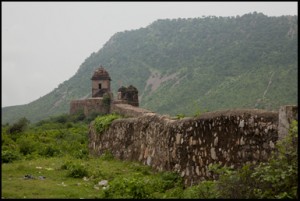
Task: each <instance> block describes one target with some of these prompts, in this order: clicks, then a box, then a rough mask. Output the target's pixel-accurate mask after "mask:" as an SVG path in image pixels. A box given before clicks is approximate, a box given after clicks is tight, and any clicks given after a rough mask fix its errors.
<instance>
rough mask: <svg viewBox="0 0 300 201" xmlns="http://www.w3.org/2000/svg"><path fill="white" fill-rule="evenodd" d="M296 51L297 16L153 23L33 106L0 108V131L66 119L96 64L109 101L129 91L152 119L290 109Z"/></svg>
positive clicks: (97, 55)
mask: <svg viewBox="0 0 300 201" xmlns="http://www.w3.org/2000/svg"><path fill="white" fill-rule="evenodd" d="M297 44H298V18H297V16H281V17H268V16H265V15H263V14H261V13H250V14H246V15H243V16H237V17H205V18H193V19H173V20H170V19H167V20H157V21H155V22H153V23H152V24H150V25H149V26H147V27H145V28H140V29H137V30H131V31H124V32H119V33H116V34H114V35H113V36H112V37H111V38H110V40H109V41H108V42H107V43H106V44H105V45H104V46H103V48H101V49H100V50H99V51H98V52H94V53H92V54H91V55H90V56H89V57H88V58H86V59H85V61H84V62H83V63H82V64H81V65H80V67H79V69H78V71H77V72H76V74H75V75H74V76H73V77H71V78H70V79H69V80H67V81H65V82H63V83H61V84H60V85H59V86H58V87H57V88H56V89H54V90H53V91H51V92H50V93H48V94H47V95H45V96H43V97H41V98H40V99H37V100H36V101H33V102H31V103H29V104H27V105H21V106H11V107H5V108H2V123H6V122H10V123H11V122H14V121H15V120H17V119H18V118H20V117H23V116H25V117H26V118H28V119H29V120H30V121H32V122H36V121H38V120H41V119H43V118H46V117H48V116H51V115H58V114H61V113H68V111H69V103H70V101H71V100H73V99H81V98H86V97H91V80H90V78H91V76H92V74H93V71H94V69H96V68H97V67H98V66H99V65H100V64H102V65H103V66H104V67H105V68H106V69H107V71H108V72H109V74H110V76H111V78H112V89H113V92H114V94H115V96H116V91H117V90H118V88H119V87H120V85H124V86H127V85H129V84H132V85H134V86H135V87H137V89H138V90H139V96H140V97H139V98H140V107H144V108H146V109H149V110H152V111H154V112H157V113H161V114H170V115H176V114H185V115H194V114H195V113H196V112H199V111H200V112H204V111H214V110H220V109H228V108H260V109H267V110H277V109H278V107H279V106H280V105H284V104H297V101H298V100H297V97H298V85H297V82H298V77H297V74H298V67H297V66H298V59H297V58H298V57H297V52H298V45H297Z"/></svg>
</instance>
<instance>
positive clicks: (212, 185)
mask: <svg viewBox="0 0 300 201" xmlns="http://www.w3.org/2000/svg"><path fill="white" fill-rule="evenodd" d="M183 197H184V198H200V199H216V198H218V190H217V186H216V182H215V181H202V182H201V183H199V184H198V185H195V186H191V187H189V188H187V189H186V190H185V191H184V194H183Z"/></svg>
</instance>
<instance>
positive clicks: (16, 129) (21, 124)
mask: <svg viewBox="0 0 300 201" xmlns="http://www.w3.org/2000/svg"><path fill="white" fill-rule="evenodd" d="M29 123H30V121H29V120H28V119H26V118H25V117H23V118H21V119H19V120H18V121H17V122H16V123H14V124H13V125H11V126H10V127H9V128H8V133H11V134H13V133H20V132H23V131H24V130H25V129H26V128H27V126H28V124H29Z"/></svg>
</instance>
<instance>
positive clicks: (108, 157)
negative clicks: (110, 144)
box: [100, 150, 114, 161]
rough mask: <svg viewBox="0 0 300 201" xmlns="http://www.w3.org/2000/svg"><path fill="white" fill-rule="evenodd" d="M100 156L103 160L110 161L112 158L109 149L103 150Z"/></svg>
mask: <svg viewBox="0 0 300 201" xmlns="http://www.w3.org/2000/svg"><path fill="white" fill-rule="evenodd" d="M100 158H101V159H102V160H105V161H110V160H113V159H114V155H113V154H112V153H111V152H110V151H108V150H105V151H104V153H103V154H102V155H101V156H100Z"/></svg>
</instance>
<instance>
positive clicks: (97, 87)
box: [91, 65, 111, 98]
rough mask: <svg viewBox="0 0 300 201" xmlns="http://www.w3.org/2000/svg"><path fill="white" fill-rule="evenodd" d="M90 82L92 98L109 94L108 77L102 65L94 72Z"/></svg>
mask: <svg viewBox="0 0 300 201" xmlns="http://www.w3.org/2000/svg"><path fill="white" fill-rule="evenodd" d="M91 80H92V97H93V98H94V97H103V95H104V94H105V93H107V94H110V93H111V92H110V81H111V79H110V76H109V74H108V72H107V71H106V70H105V69H104V68H103V67H102V65H101V66H100V67H99V68H98V69H96V71H95V72H94V75H93V77H92V78H91Z"/></svg>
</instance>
